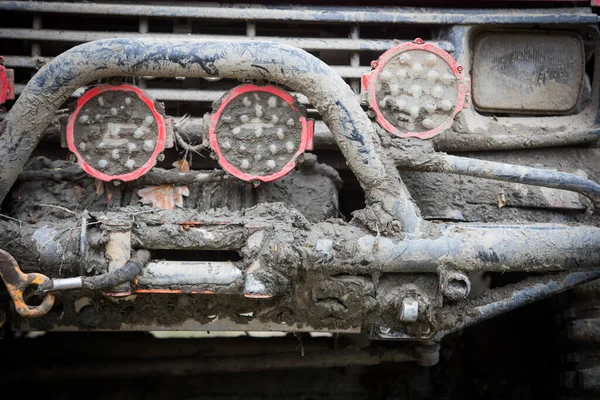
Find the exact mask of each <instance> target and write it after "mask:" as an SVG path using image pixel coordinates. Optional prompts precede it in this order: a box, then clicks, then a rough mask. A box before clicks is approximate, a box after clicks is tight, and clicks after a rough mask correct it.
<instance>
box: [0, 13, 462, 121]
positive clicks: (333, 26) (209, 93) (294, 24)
mask: <svg viewBox="0 0 600 400" xmlns="http://www.w3.org/2000/svg"><path fill="white" fill-rule="evenodd" d="M9 3H12V5H11V4H9ZM0 10H1V11H0V12H1V13H2V14H3V18H2V19H3V24H2V25H3V27H2V28H0V49H2V53H3V55H4V57H5V60H6V66H7V67H8V68H14V69H15V75H16V79H15V83H16V88H15V89H16V93H17V95H18V94H19V93H20V92H22V90H23V89H24V87H25V84H26V83H27V81H28V80H29V79H30V78H31V76H33V74H35V72H36V70H37V69H39V68H40V67H41V66H42V65H43V64H44V63H46V62H47V61H48V60H50V59H51V58H52V57H54V56H56V55H58V54H60V53H62V52H64V51H66V50H68V49H69V48H71V47H73V46H75V45H77V44H79V43H82V42H86V41H91V40H97V39H103V38H115V37H140V36H144V37H156V38H183V39H185V38H207V39H249V38H250V39H261V40H269V41H274V42H278V43H285V44H289V45H293V46H297V47H300V48H303V49H305V50H307V51H308V52H310V53H312V54H313V55H315V56H317V57H319V58H320V59H321V60H323V61H324V62H326V63H327V64H329V65H330V66H331V67H332V68H333V69H334V70H335V71H336V72H337V73H338V74H340V76H342V77H343V78H344V79H345V80H346V81H347V82H348V83H349V84H350V85H351V87H352V88H353V89H354V91H355V92H357V93H358V92H359V90H360V89H359V88H360V85H359V82H360V77H361V75H362V74H363V73H364V72H366V71H368V70H369V69H370V62H371V60H374V59H376V58H377V57H378V56H379V55H380V54H381V53H383V52H384V51H385V50H387V49H389V48H390V47H392V46H394V45H395V44H397V43H398V42H404V41H408V40H413V39H414V38H416V37H420V38H423V39H425V40H431V39H432V37H433V36H434V29H433V27H432V26H429V25H420V24H412V25H409V24H397V23H391V22H388V23H378V24H376V25H375V24H374V23H373V22H376V21H374V20H372V18H371V19H369V18H368V16H365V14H364V12H361V11H360V10H358V9H357V10H355V11H352V10H346V11H345V14H343V18H337V19H343V21H342V20H340V21H336V22H334V23H331V22H323V21H319V19H323V18H319V15H321V14H320V13H319V12H318V11H319V10H318V9H310V8H304V9H303V11H298V9H292V8H281V9H277V8H269V9H266V8H265V9H261V8H257V7H250V6H241V7H237V8H231V7H228V6H219V7H208V6H193V7H192V6H152V7H147V6H139V5H135V4H123V3H120V4H110V5H108V4H101V3H100V4H85V3H83V4H74V3H52V2H24V3H21V4H20V5H19V6H18V7H16V8H15V7H14V2H0ZM261 10H262V11H261ZM137 13H139V14H137ZM143 14H145V15H143ZM148 14H151V15H148ZM353 16H354V17H353ZM226 17H229V18H226ZM251 17H255V19H251ZM257 19H258V20H257ZM325 19H326V20H327V19H329V20H331V19H336V17H335V16H333V15H331V16H329V18H325ZM356 21H362V23H359V22H356ZM437 43H439V44H440V45H441V46H442V47H443V48H445V49H446V50H448V51H452V45H451V44H450V43H449V42H437ZM136 83H137V82H136ZM138 84H139V86H141V87H143V88H145V90H146V91H147V92H148V93H149V94H150V95H151V96H153V97H154V98H155V99H157V100H159V101H163V102H164V103H165V105H166V108H167V113H168V114H170V115H174V116H177V115H183V114H185V113H188V114H190V115H192V116H197V117H199V116H202V115H203V114H204V113H205V112H207V111H209V109H210V106H211V103H212V102H213V101H215V100H217V99H219V98H220V97H221V96H222V95H223V94H224V93H225V92H226V91H227V90H229V89H230V88H232V87H234V86H235V85H237V84H239V82H237V81H235V80H222V81H219V82H207V81H205V80H204V79H193V78H192V79H190V78H187V79H185V80H176V79H161V78H152V79H141V80H140V81H139V83H138ZM79 93H81V92H76V93H75V95H78V94H79ZM299 100H300V101H301V102H304V103H306V102H307V100H306V98H304V97H303V96H299ZM9 106H10V105H9ZM311 111H312V110H311V109H310V107H309V112H311ZM312 116H313V117H316V118H318V116H317V115H312Z"/></svg>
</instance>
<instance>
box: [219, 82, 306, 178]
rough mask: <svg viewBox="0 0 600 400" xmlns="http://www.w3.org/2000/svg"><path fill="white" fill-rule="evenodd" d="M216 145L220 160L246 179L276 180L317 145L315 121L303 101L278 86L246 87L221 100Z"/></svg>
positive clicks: (231, 171)
mask: <svg viewBox="0 0 600 400" xmlns="http://www.w3.org/2000/svg"><path fill="white" fill-rule="evenodd" d="M208 134H209V139H210V146H211V147H212V149H213V150H214V151H215V153H216V154H217V157H218V159H219V164H220V165H221V167H223V169H224V170H225V171H227V172H229V173H230V174H231V175H233V176H235V177H237V178H239V179H242V180H244V181H253V180H259V181H263V182H269V181H273V180H275V179H278V178H281V177H282V176H284V175H285V174H287V173H288V172H290V171H291V170H292V169H293V168H294V166H295V163H296V158H297V157H298V156H299V155H300V154H302V153H304V151H305V150H311V149H312V137H313V121H312V120H309V119H306V117H305V116H304V115H302V113H301V111H300V108H299V106H298V102H297V101H296V100H295V99H294V98H293V97H292V96H291V95H290V94H289V93H287V92H286V91H284V90H282V89H280V88H278V87H275V86H270V85H267V86H256V85H251V84H247V85H242V86H238V87H236V88H235V89H233V90H231V91H230V92H229V93H227V94H226V95H225V96H223V98H222V99H221V101H220V103H219V105H218V106H217V111H216V112H215V113H214V114H212V115H211V119H210V127H209V130H208Z"/></svg>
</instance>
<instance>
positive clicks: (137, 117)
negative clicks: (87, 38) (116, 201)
mask: <svg viewBox="0 0 600 400" xmlns="http://www.w3.org/2000/svg"><path fill="white" fill-rule="evenodd" d="M165 137H166V130H165V121H164V117H163V116H162V115H161V114H160V113H159V112H158V111H157V110H156V107H155V104H154V100H152V99H151V98H149V97H148V96H147V95H146V94H145V93H144V92H143V91H141V90H140V89H139V88H137V87H135V86H131V85H126V84H122V85H116V86H113V85H100V86H96V87H94V88H92V89H90V90H88V91H87V92H85V93H84V94H83V95H82V96H81V97H80V98H79V100H78V101H77V107H76V109H75V111H74V112H73V113H72V114H71V115H70V116H69V122H68V125H67V144H68V146H69V150H71V152H73V153H74V154H75V155H76V156H77V162H78V163H79V166H80V167H81V168H83V170H84V171H86V172H87V173H88V174H90V175H92V176H93V177H95V178H97V179H100V180H102V181H107V182H108V181H112V180H121V181H131V180H134V179H137V178H139V177H140V176H142V175H144V174H145V173H146V172H148V171H149V170H150V169H152V167H153V166H154V164H155V163H156V157H157V156H158V155H159V154H160V153H161V152H162V151H163V150H164V147H165Z"/></svg>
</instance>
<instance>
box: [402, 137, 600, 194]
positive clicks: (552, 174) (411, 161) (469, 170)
mask: <svg viewBox="0 0 600 400" xmlns="http://www.w3.org/2000/svg"><path fill="white" fill-rule="evenodd" d="M391 156H392V158H393V159H394V161H395V163H396V165H397V166H400V167H405V168H408V169H413V170H417V171H427V172H445V173H450V174H458V175H467V176H474V177H477V178H485V179H492V180H497V181H503V182H515V183H522V184H525V185H533V186H541V187H548V188H554V189H560V190H568V191H571V192H576V193H579V194H582V195H584V196H586V197H587V198H589V199H590V200H592V202H593V203H594V204H597V203H598V202H599V201H600V185H598V184H597V183H596V182H594V181H592V180H590V179H587V178H585V177H582V176H578V175H575V174H570V173H567V172H557V171H551V170H547V169H541V168H532V167H525V166H521V165H512V164H505V163H498V162H493V161H484V160H477V159H474V158H467V157H457V156H451V155H448V154H445V153H437V152H434V151H433V150H432V149H430V148H428V147H427V146H426V145H423V144H421V147H420V148H411V149H409V148H403V149H400V148H399V147H392V148H391Z"/></svg>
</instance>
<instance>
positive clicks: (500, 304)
mask: <svg viewBox="0 0 600 400" xmlns="http://www.w3.org/2000/svg"><path fill="white" fill-rule="evenodd" d="M598 278H600V270H596V271H586V272H572V273H560V274H555V275H552V276H548V275H544V276H540V277H533V278H528V279H526V280H524V281H521V282H519V283H517V284H514V285H512V287H514V290H513V291H511V290H507V289H509V288H507V287H503V288H502V290H501V293H504V296H503V297H501V298H500V299H498V297H497V296H495V293H494V292H496V291H495V290H493V291H491V292H490V293H488V295H487V297H486V296H484V297H483V298H482V299H475V300H472V301H471V304H473V305H472V306H469V303H466V304H465V303H459V304H458V305H456V306H452V307H444V308H441V309H440V310H438V311H437V315H438V321H440V326H439V329H440V331H439V332H438V333H436V335H435V337H434V339H435V340H439V339H441V338H442V337H444V336H446V335H447V334H449V333H452V332H455V331H457V330H459V329H463V328H466V327H467V326H471V325H474V324H477V323H479V322H482V321H485V320H487V319H490V318H493V317H496V316H498V315H500V314H504V313H506V312H509V311H512V310H515V309H517V308H519V307H522V306H524V305H526V304H530V303H532V302H534V301H538V300H542V299H544V298H546V297H550V296H552V295H554V294H558V293H561V292H564V291H566V290H568V289H571V288H574V287H575V286H579V285H582V284H584V283H586V282H589V281H592V280H594V279H598ZM487 299H495V301H492V302H490V303H485V301H486V300H487ZM444 316H450V319H449V320H447V321H446V319H445V318H444ZM457 321H458V323H457Z"/></svg>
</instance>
